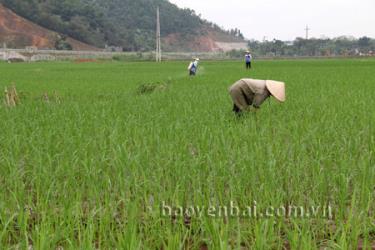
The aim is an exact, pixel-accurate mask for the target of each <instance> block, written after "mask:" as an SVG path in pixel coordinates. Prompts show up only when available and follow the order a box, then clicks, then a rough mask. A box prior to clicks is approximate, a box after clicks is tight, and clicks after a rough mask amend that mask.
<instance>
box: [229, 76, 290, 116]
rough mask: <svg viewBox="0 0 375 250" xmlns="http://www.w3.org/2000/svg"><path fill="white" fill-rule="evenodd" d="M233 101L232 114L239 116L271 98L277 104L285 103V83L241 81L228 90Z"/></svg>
mask: <svg viewBox="0 0 375 250" xmlns="http://www.w3.org/2000/svg"><path fill="white" fill-rule="evenodd" d="M229 94H230V96H231V97H232V100H233V112H235V113H236V114H241V113H242V112H244V111H248V110H250V108H251V107H253V108H255V109H259V108H260V105H262V103H263V102H264V101H265V100H266V99H268V98H269V97H270V96H273V97H274V98H275V99H276V100H278V101H279V102H285V99H286V97H285V83H283V82H279V81H273V80H256V79H241V80H239V81H237V82H235V83H234V84H233V85H232V86H231V87H230V88H229Z"/></svg>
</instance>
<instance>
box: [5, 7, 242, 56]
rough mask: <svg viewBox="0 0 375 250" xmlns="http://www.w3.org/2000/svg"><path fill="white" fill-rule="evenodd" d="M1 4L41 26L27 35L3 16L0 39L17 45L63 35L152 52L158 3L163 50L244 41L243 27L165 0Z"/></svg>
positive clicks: (42, 43)
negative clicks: (226, 28)
mask: <svg viewBox="0 0 375 250" xmlns="http://www.w3.org/2000/svg"><path fill="white" fill-rule="evenodd" d="M0 3H2V4H3V5H4V6H5V7H6V8H9V9H11V10H12V11H13V12H15V13H17V15H19V16H22V17H23V18H22V20H25V19H27V20H29V21H31V22H34V23H36V24H37V25H39V26H38V27H39V28H40V29H37V30H38V32H35V31H34V29H27V30H30V33H31V34H29V35H26V36H25V35H23V34H24V33H25V32H24V31H25V29H23V28H22V26H23V25H21V27H19V26H17V27H12V28H9V27H10V26H11V25H12V24H11V23H17V22H15V21H14V20H16V21H17V20H20V18H19V17H15V16H12V15H11V16H10V17H7V18H5V17H4V18H3V19H6V20H7V22H8V23H7V25H4V24H3V23H4V22H3V23H1V24H0V25H1V27H0V29H2V30H7V32H8V33H5V34H8V35H7V36H3V35H1V38H2V40H4V41H6V40H7V39H8V40H12V41H14V43H15V44H17V46H23V45H25V44H28V45H30V44H29V43H30V42H32V44H33V45H35V46H38V47H40V46H42V47H43V46H46V44H47V45H48V46H51V45H52V43H53V42H51V41H53V39H52V38H51V37H53V36H56V33H59V34H63V35H64V36H67V37H71V38H73V39H75V40H77V41H80V42H82V43H84V44H89V45H91V46H95V47H97V48H104V47H105V45H110V46H120V47H123V48H124V50H126V51H149V50H153V49H154V46H155V26H156V20H155V12H156V8H157V6H159V7H160V10H161V17H160V18H161V26H162V28H161V32H162V39H163V50H170V51H215V50H220V49H221V42H226V43H233V42H244V41H243V36H242V34H241V32H240V31H238V30H236V31H235V32H233V31H232V32H228V31H224V30H222V29H221V28H220V27H219V26H218V25H216V24H212V23H210V22H208V21H206V20H203V19H202V18H200V17H199V16H198V15H196V14H195V12H194V11H193V10H190V9H180V8H178V7H177V6H176V5H174V4H171V3H170V2H169V1H167V0H60V1H55V0H44V1H39V0H29V1H24V0H0ZM5 12H7V14H8V16H9V15H10V14H9V12H8V11H5ZM2 16H3V15H2ZM28 24H29V25H32V26H33V24H31V23H30V22H29V23H28ZM40 26H41V27H44V29H43V28H41V27H40ZM33 27H35V26H33ZM19 28H21V29H19ZM47 29H48V30H53V31H55V32H50V31H48V30H47ZM42 30H43V32H42ZM26 33H27V32H26ZM33 34H35V35H33ZM38 34H43V35H38ZM52 34H53V35H52ZM38 37H41V38H38ZM42 38H43V39H42ZM218 42H219V43H218ZM73 47H75V46H73ZM224 47H225V46H224Z"/></svg>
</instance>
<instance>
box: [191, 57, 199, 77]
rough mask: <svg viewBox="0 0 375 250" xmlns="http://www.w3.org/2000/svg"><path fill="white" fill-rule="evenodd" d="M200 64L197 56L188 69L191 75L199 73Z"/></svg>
mask: <svg viewBox="0 0 375 250" xmlns="http://www.w3.org/2000/svg"><path fill="white" fill-rule="evenodd" d="M198 64H199V58H195V60H194V61H193V62H190V64H189V67H188V70H189V75H190V76H195V75H196V74H197V70H198Z"/></svg>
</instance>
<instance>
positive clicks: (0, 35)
mask: <svg viewBox="0 0 375 250" xmlns="http://www.w3.org/2000/svg"><path fill="white" fill-rule="evenodd" d="M57 36H58V34H57V33H56V32H54V31H51V30H48V29H45V28H43V27H41V26H39V25H37V24H35V23H32V22H30V21H28V20H26V19H25V18H22V17H20V16H19V15H17V14H15V13H14V12H13V11H11V10H9V9H7V8H5V7H4V6H2V5H1V4H0V42H1V43H4V42H5V43H6V44H7V45H8V46H10V47H14V48H23V47H25V46H35V47H38V48H43V49H52V48H54V47H55V42H56V39H57ZM67 41H68V42H69V43H70V44H71V45H72V47H73V49H74V50H97V48H95V47H93V46H90V45H87V44H85V43H82V42H79V41H77V40H74V39H72V38H68V39H67Z"/></svg>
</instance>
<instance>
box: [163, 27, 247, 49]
mask: <svg viewBox="0 0 375 250" xmlns="http://www.w3.org/2000/svg"><path fill="white" fill-rule="evenodd" d="M163 45H164V46H163V47H164V48H165V49H166V50H167V51H190V52H216V51H224V52H226V51H230V50H232V49H246V48H247V43H246V42H245V41H242V40H238V41H234V40H230V39H229V40H228V38H227V37H223V35H222V37H220V36H218V34H216V33H215V32H212V31H208V32H206V34H205V35H200V36H189V35H186V34H171V35H169V36H167V37H165V38H164V39H163Z"/></svg>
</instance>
